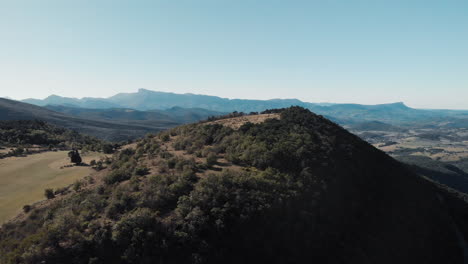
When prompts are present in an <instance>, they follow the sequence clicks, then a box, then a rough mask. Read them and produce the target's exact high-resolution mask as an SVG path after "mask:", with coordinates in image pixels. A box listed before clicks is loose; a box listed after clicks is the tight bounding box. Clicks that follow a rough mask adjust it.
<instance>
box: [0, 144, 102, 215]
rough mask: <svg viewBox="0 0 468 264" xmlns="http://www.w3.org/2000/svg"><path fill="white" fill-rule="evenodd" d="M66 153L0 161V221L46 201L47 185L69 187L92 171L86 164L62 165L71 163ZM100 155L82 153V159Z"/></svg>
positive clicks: (96, 157) (59, 152) (85, 159)
mask: <svg viewBox="0 0 468 264" xmlns="http://www.w3.org/2000/svg"><path fill="white" fill-rule="evenodd" d="M67 153H68V152H67V151H57V152H44V153H40V154H33V155H29V156H27V157H10V158H5V159H1V160H0V224H1V223H3V222H5V221H6V220H8V219H10V218H12V217H14V216H15V215H17V214H18V213H19V212H21V210H22V208H23V206H24V205H26V204H32V203H34V202H37V201H40V200H43V199H44V190H45V189H46V188H54V189H55V188H58V187H64V186H68V185H70V184H72V183H73V182H75V181H76V180H78V179H82V178H83V177H85V176H87V175H89V174H90V173H91V172H92V171H93V170H92V169H91V168H90V167H85V166H73V167H66V168H61V167H63V166H64V165H69V164H70V163H69V158H68V156H67ZM99 156H103V155H102V154H99V153H89V154H86V155H83V162H85V163H89V161H90V160H92V159H99Z"/></svg>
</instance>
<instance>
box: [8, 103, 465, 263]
mask: <svg viewBox="0 0 468 264" xmlns="http://www.w3.org/2000/svg"><path fill="white" fill-rule="evenodd" d="M257 120H258V122H257V123H256V124H253V123H250V122H248V121H249V120H248V119H246V120H244V121H245V122H244V121H239V118H237V121H236V122H232V121H233V120H225V121H222V122H216V121H215V122H214V123H198V124H191V125H185V126H181V127H177V128H174V129H172V130H170V131H167V132H164V133H160V134H158V135H156V136H148V137H146V138H144V139H142V140H141V141H139V142H138V143H137V144H135V145H133V147H126V148H124V149H123V150H122V151H121V152H120V153H118V154H116V155H115V156H114V158H113V161H112V163H111V164H110V165H109V167H108V168H107V169H104V170H102V171H100V172H99V173H97V174H95V175H94V176H93V180H92V183H90V182H89V181H85V182H83V183H82V185H81V186H82V188H81V189H79V190H78V191H71V192H70V193H69V194H66V195H64V196H63V197H58V198H55V199H52V200H49V201H48V203H47V204H45V205H42V206H40V207H38V208H33V210H32V211H31V212H30V213H28V214H26V215H24V216H22V217H19V218H18V219H19V220H17V221H15V222H10V223H9V224H7V225H5V226H4V227H3V228H2V231H1V232H0V241H1V243H0V256H2V257H1V261H2V262H3V263H17V262H21V263H39V262H41V261H45V262H46V263H64V262H68V263H89V262H91V263H219V262H223V263H239V262H242V263H266V262H270V263H285V262H290V263H302V262H305V261H307V262H321V263H324V262H326V263H421V262H423V263H462V261H463V254H462V249H461V248H460V245H462V244H463V237H464V236H466V234H467V233H466V232H465V231H467V230H466V229H465V227H464V226H463V224H462V223H463V221H459V220H462V218H460V217H462V216H460V215H459V214H457V211H456V210H455V209H456V207H455V206H453V207H452V206H451V205H450V203H451V201H452V200H450V199H452V198H453V197H451V196H450V195H448V194H446V193H444V192H443V191H441V190H439V189H438V188H437V187H435V186H434V185H433V184H432V183H430V182H428V181H426V180H424V179H422V178H420V177H419V176H417V175H415V174H413V173H412V172H410V171H409V170H407V169H406V167H404V166H403V165H401V164H400V163H398V162H397V161H395V160H393V159H392V158H390V157H389V156H387V155H385V154H384V153H383V152H381V151H379V150H377V149H375V148H373V147H372V146H371V145H369V144H368V143H366V142H364V141H362V140H360V139H359V138H358V137H356V136H354V135H352V134H350V133H348V132H347V131H346V130H344V129H342V128H341V127H339V126H337V125H335V124H334V123H332V122H330V121H328V120H326V119H325V118H323V117H321V116H317V115H315V114H313V113H311V112H309V111H308V110H305V109H303V108H298V107H294V108H289V109H285V110H283V111H282V112H281V113H280V114H279V117H274V118H264V116H263V117H260V118H259V119H257ZM232 123H236V126H235V129H233V128H232V127H230V126H228V125H225V124H232ZM239 123H242V124H241V125H240V126H238V124H239ZM463 204H464V203H463V202H461V205H460V204H458V205H457V206H459V207H460V206H461V207H463V206H464V205H463ZM454 208H455V209H454ZM449 212H451V213H449ZM457 226H458V227H457ZM460 230H462V231H460ZM13 249H14V250H13Z"/></svg>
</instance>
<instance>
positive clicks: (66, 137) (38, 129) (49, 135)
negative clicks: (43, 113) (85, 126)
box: [0, 120, 116, 157]
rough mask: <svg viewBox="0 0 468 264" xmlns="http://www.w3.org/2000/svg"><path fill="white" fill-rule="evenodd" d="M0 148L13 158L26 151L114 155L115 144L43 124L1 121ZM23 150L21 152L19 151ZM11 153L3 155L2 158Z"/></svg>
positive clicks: (41, 122)
mask: <svg viewBox="0 0 468 264" xmlns="http://www.w3.org/2000/svg"><path fill="white" fill-rule="evenodd" d="M0 147H2V148H13V149H15V151H13V153H9V154H10V155H13V154H22V153H23V152H24V151H25V149H36V150H39V151H41V150H52V149H72V148H76V149H85V150H89V151H103V152H106V153H111V152H113V150H114V148H115V147H116V146H115V145H113V144H110V143H107V142H105V141H102V140H99V139H96V138H94V137H91V136H87V135H82V134H80V133H78V132H76V131H73V130H69V129H65V128H61V127H57V126H54V125H52V124H48V123H46V122H43V121H39V120H34V121H28V120H23V121H0ZM19 150H22V151H19ZM2 156H8V153H3V154H2V153H0V157H2Z"/></svg>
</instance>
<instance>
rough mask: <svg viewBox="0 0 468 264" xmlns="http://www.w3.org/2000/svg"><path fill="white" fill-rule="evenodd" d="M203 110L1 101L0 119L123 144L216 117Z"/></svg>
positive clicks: (0, 99) (213, 113)
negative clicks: (42, 123)
mask: <svg viewBox="0 0 468 264" xmlns="http://www.w3.org/2000/svg"><path fill="white" fill-rule="evenodd" d="M216 114H217V112H213V111H207V110H202V109H183V108H173V109H169V110H166V111H159V112H141V111H134V110H130V109H108V110H96V109H82V108H72V107H65V106H55V107H50V109H48V108H44V107H39V106H36V105H32V104H27V103H23V102H18V101H13V100H9V99H3V98H0V120H42V121H46V122H49V123H52V124H55V125H57V126H62V127H65V128H69V129H72V130H75V131H77V132H81V133H85V134H88V135H92V136H95V137H98V138H101V139H105V140H109V141H123V140H129V139H135V138H137V137H141V136H144V135H145V134H147V133H155V132H158V131H161V130H164V129H167V128H170V127H174V126H177V125H180V124H183V123H188V122H195V121H198V120H201V119H206V118H207V117H208V116H212V115H216Z"/></svg>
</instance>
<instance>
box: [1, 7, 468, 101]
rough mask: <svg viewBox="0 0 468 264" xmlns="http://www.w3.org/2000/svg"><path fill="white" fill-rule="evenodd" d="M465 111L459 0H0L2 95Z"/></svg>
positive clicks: (466, 27) (467, 64) (467, 22)
mask: <svg viewBox="0 0 468 264" xmlns="http://www.w3.org/2000/svg"><path fill="white" fill-rule="evenodd" d="M138 88H146V89H150V90H159V91H171V92H177V93H186V92H190V93H199V94H210V95H218V96H222V97H228V98H260V99H269V98H299V99H301V100H304V101H309V102H339V103H341V102H352V103H364V104H377V103H387V102H395V101H404V102H406V103H407V104H408V105H410V106H413V107H419V108H464V109H468V1H466V0H461V1H451V0H438V1H432V0H424V1H419V0H387V1H379V0H366V1H352V0H341V1H334V0H329V1H325V0H324V1H313V0H307V1H306V0H303V1H299V0H288V1H286V0H185V1H184V0H166V1H162V0H160V1H158V0H152V1H136V0H134V1H130V0H129V1H120V0H74V1H71V0H70V1H67V0H55V1H54V0H30V1H25V0H0V96H9V97H12V98H16V99H23V98H28V97H34V98H44V97H46V96H48V95H50V94H58V95H62V96H70V97H83V96H93V97H106V96H111V95H113V94H116V93H119V92H132V91H136V90H137V89H138Z"/></svg>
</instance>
